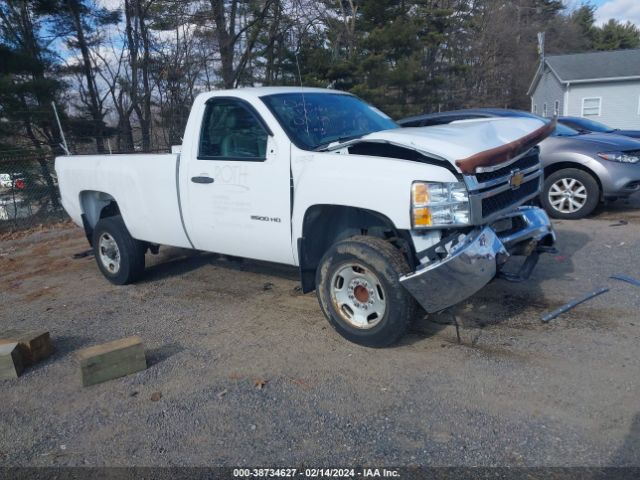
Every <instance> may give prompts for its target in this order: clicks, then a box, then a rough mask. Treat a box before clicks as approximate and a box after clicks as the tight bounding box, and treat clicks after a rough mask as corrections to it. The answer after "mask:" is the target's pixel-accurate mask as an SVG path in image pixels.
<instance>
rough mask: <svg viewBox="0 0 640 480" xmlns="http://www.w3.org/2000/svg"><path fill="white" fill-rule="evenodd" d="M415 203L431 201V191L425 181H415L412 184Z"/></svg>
mask: <svg viewBox="0 0 640 480" xmlns="http://www.w3.org/2000/svg"><path fill="white" fill-rule="evenodd" d="M411 191H412V194H413V204H414V205H426V204H427V203H429V191H428V190H427V185H426V184H424V183H414V184H413V185H411Z"/></svg>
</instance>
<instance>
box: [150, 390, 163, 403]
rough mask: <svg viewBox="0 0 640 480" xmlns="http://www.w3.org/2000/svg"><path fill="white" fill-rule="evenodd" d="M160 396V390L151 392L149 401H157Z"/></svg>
mask: <svg viewBox="0 0 640 480" xmlns="http://www.w3.org/2000/svg"><path fill="white" fill-rule="evenodd" d="M161 398H162V393H161V392H153V393H152V394H151V401H152V402H157V401H158V400H160V399H161Z"/></svg>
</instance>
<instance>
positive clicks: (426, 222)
mask: <svg viewBox="0 0 640 480" xmlns="http://www.w3.org/2000/svg"><path fill="white" fill-rule="evenodd" d="M413 224H414V225H415V226H416V227H429V226H431V211H430V210H429V209H428V208H426V207H424V208H414V209H413Z"/></svg>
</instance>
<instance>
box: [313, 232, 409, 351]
mask: <svg viewBox="0 0 640 480" xmlns="http://www.w3.org/2000/svg"><path fill="white" fill-rule="evenodd" d="M410 271H411V269H410V267H409V264H408V263H407V260H406V259H405V257H404V255H403V254H402V252H400V251H399V250H398V249H397V248H395V247H394V246H393V245H391V243H389V242H387V241H385V240H382V239H380V238H376V237H367V236H356V237H351V238H349V239H347V240H344V241H341V242H338V243H336V244H335V245H333V246H332V247H331V248H330V249H329V251H327V253H326V254H325V255H324V257H323V258H322V260H321V261H320V264H319V266H318V269H317V271H316V289H317V290H316V293H317V296H318V301H319V303H320V307H321V308H322V311H323V313H324V314H325V316H326V317H327V319H328V320H329V323H330V324H331V326H332V327H333V328H335V329H336V331H337V332H338V333H339V334H340V335H342V336H343V337H344V338H346V339H347V340H349V341H351V342H354V343H357V344H359V345H364V346H366V347H387V346H389V345H392V344H393V343H395V342H397V341H398V340H399V339H400V338H401V337H402V336H403V335H404V334H405V333H406V331H407V329H408V327H409V325H410V323H411V322H412V321H413V319H414V318H415V316H416V314H417V311H418V305H417V303H416V301H415V300H414V299H413V297H412V296H411V295H410V294H409V292H408V291H407V290H406V289H405V288H404V287H403V286H402V285H401V284H400V281H399V278H400V277H401V276H402V275H404V274H406V273H409V272H410Z"/></svg>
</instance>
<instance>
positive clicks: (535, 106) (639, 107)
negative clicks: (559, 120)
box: [533, 104, 640, 114]
mask: <svg viewBox="0 0 640 480" xmlns="http://www.w3.org/2000/svg"><path fill="white" fill-rule="evenodd" d="M638 110H640V105H639V106H638ZM533 113H535V114H537V113H538V105H536V104H534V105H533Z"/></svg>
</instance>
